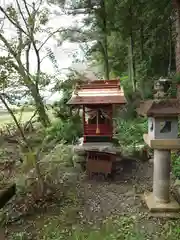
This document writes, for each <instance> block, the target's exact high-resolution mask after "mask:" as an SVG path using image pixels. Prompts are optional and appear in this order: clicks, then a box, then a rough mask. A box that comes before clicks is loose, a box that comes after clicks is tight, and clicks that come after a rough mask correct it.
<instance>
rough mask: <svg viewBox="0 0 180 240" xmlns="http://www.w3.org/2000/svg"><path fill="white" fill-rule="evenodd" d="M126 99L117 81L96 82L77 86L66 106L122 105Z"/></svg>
mask: <svg viewBox="0 0 180 240" xmlns="http://www.w3.org/2000/svg"><path fill="white" fill-rule="evenodd" d="M124 103H126V99H125V96H124V91H123V89H122V87H120V81H119V80H108V81H106V80H96V81H91V82H88V83H83V84H81V85H78V86H77V87H76V89H75V90H74V92H73V94H72V97H71V99H70V100H69V101H68V103H67V104H71V105H85V104H124Z"/></svg>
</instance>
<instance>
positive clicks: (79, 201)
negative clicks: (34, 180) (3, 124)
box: [0, 134, 180, 240]
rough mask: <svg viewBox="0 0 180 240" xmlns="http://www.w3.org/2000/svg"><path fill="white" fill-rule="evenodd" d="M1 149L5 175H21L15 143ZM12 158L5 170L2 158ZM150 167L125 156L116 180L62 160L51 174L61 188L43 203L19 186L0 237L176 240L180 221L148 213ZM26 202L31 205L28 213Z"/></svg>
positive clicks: (3, 217) (4, 216) (1, 214)
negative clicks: (91, 175) (87, 172)
mask: <svg viewBox="0 0 180 240" xmlns="http://www.w3.org/2000/svg"><path fill="white" fill-rule="evenodd" d="M35 135H36V134H35ZM37 135H38V134H37ZM60 149H61V150H62V147H61V146H60ZM0 150H1V151H0V152H1V153H0V155H1V164H0V167H1V173H2V172H4V173H5V175H4V176H5V177H7V178H12V176H14V174H17V166H16V167H15V166H14V163H17V162H18V159H19V152H18V148H17V145H16V144H15V143H9V142H6V141H4V142H3V143H2V142H1V148H0ZM67 154H69V152H67ZM50 156H51V154H50ZM56 158H58V159H59V158H60V156H59V155H57V156H56ZM9 159H11V162H12V165H11V166H8V168H7V170H6V169H4V164H3V162H4V161H5V162H6V160H9ZM49 160H50V159H49ZM18 164H19V162H18ZM14 167H15V168H14ZM3 169H4V170H3ZM14 169H16V171H14ZM67 169H68V170H67ZM152 169H153V165H152V163H150V162H149V161H140V160H138V159H137V160H135V159H132V160H130V159H128V160H127V159H124V160H123V161H121V162H120V163H119V164H118V165H117V169H116V170H117V171H116V174H115V176H114V179H113V180H112V179H109V180H104V179H103V178H101V176H96V177H94V179H92V180H89V179H88V178H87V176H86V175H85V174H84V173H83V172H79V170H78V169H76V168H73V167H72V166H71V167H70V166H68V168H66V169H63V168H62V166H61V165H60V164H59V163H58V164H57V165H56V166H54V170H57V171H56V172H57V175H55V174H56V173H55V172H53V176H54V178H55V180H56V179H58V181H57V184H56V188H57V190H56V192H55V193H54V194H53V196H51V197H50V198H49V199H48V200H46V202H45V203H44V204H42V203H37V205H36V204H34V203H32V202H30V203H29V202H27V200H29V199H28V194H24V195H21V196H19V190H18V192H17V194H16V197H14V198H13V199H12V200H11V201H10V202H9V203H8V204H7V205H6V206H5V207H4V208H3V209H2V210H1V212H0V221H1V227H0V240H3V239H6V240H28V239H29V240H30V239H31V240H60V239H65V240H66V239H67V240H85V239H86V240H96V239H97V240H156V239H158V240H178V239H180V221H179V220H177V219H162V218H151V217H149V212H148V209H147V206H146V205H145V203H144V201H143V199H142V195H143V193H144V191H151V190H152ZM58 170H61V172H59V171H58ZM66 170H67V172H69V173H68V174H66V175H67V176H66V179H65V181H64V183H63V184H60V183H61V179H62V178H63V177H62V176H63V173H66ZM26 190H27V189H24V190H23V191H24V192H25V191H26ZM19 199H20V201H19ZM17 200H18V201H17ZM27 204H30V206H31V208H30V210H28V211H26V212H25V211H24V207H27Z"/></svg>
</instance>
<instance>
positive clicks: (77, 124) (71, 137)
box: [47, 116, 82, 143]
mask: <svg viewBox="0 0 180 240" xmlns="http://www.w3.org/2000/svg"><path fill="white" fill-rule="evenodd" d="M47 135H48V136H49V139H50V140H51V139H57V141H61V140H64V141H65V142H66V143H74V142H76V141H77V140H78V138H79V137H80V136H81V135H82V124H81V119H80V117H79V116H74V117H72V118H68V119H67V120H66V121H62V120H60V119H58V120H56V121H54V122H53V123H52V126H51V127H49V128H48V129H47Z"/></svg>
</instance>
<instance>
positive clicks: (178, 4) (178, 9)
mask: <svg viewBox="0 0 180 240" xmlns="http://www.w3.org/2000/svg"><path fill="white" fill-rule="evenodd" d="M173 4H174V8H175V17H176V48H175V54H176V72H177V73H180V0H173Z"/></svg>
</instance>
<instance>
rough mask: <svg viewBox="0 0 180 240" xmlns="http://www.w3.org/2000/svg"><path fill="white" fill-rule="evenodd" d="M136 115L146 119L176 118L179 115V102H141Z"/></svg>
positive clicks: (170, 100)
mask: <svg viewBox="0 0 180 240" xmlns="http://www.w3.org/2000/svg"><path fill="white" fill-rule="evenodd" d="M137 113H138V114H139V115H141V116H148V117H151V116H152V117H166V116H167V117H168V116H178V115H180V102H179V100H178V99H155V100H147V101H141V102H140V106H139V108H138V109H137Z"/></svg>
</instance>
